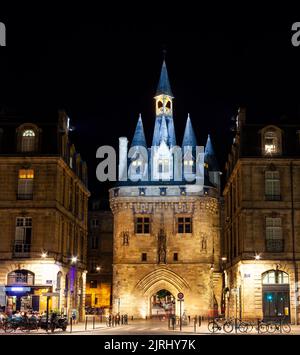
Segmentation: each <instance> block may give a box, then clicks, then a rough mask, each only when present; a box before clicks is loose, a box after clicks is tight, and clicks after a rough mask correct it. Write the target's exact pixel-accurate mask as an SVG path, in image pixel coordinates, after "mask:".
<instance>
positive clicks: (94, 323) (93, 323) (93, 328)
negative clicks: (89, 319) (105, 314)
mask: <svg viewBox="0 0 300 355" xmlns="http://www.w3.org/2000/svg"><path fill="white" fill-rule="evenodd" d="M95 318H96V317H95V316H94V317H93V329H95Z"/></svg>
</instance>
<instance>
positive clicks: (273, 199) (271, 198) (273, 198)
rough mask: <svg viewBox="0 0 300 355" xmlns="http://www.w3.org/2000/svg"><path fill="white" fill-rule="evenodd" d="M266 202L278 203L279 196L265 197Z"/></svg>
mask: <svg viewBox="0 0 300 355" xmlns="http://www.w3.org/2000/svg"><path fill="white" fill-rule="evenodd" d="M265 200H266V201H280V200H281V195H265Z"/></svg>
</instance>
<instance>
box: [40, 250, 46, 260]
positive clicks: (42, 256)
mask: <svg viewBox="0 0 300 355" xmlns="http://www.w3.org/2000/svg"><path fill="white" fill-rule="evenodd" d="M47 256H48V253H47V252H46V251H43V252H42V254H41V258H42V259H46V258H47Z"/></svg>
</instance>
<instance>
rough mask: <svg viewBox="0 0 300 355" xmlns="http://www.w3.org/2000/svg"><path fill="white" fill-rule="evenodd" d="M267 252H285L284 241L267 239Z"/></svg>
mask: <svg viewBox="0 0 300 355" xmlns="http://www.w3.org/2000/svg"><path fill="white" fill-rule="evenodd" d="M266 251H268V252H271V253H272V252H274V253H279V252H283V251H284V240H283V239H267V240H266Z"/></svg>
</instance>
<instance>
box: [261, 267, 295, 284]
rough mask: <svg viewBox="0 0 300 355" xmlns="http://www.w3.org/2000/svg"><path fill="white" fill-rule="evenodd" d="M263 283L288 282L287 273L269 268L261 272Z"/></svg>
mask: <svg viewBox="0 0 300 355" xmlns="http://www.w3.org/2000/svg"><path fill="white" fill-rule="evenodd" d="M262 283H263V285H270V284H271V285H273V284H288V283H289V275H288V274H287V273H286V272H284V271H280V270H269V271H267V272H265V273H263V274H262Z"/></svg>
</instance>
